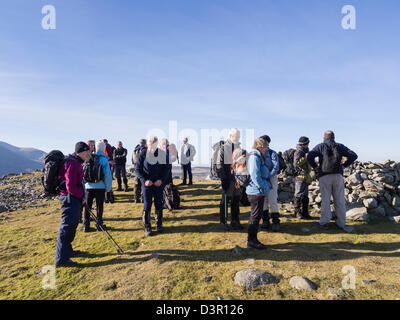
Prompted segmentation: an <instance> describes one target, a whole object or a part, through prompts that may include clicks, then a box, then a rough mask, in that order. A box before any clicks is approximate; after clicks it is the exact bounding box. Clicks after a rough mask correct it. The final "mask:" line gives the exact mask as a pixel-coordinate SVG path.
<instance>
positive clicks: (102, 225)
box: [96, 223, 107, 231]
mask: <svg viewBox="0 0 400 320" xmlns="http://www.w3.org/2000/svg"><path fill="white" fill-rule="evenodd" d="M100 226H101V228H103V230H107V226H106V225H105V224H104V223H99V224H97V225H96V228H97V231H102V230H101V228H100Z"/></svg>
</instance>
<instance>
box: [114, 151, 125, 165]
mask: <svg viewBox="0 0 400 320" xmlns="http://www.w3.org/2000/svg"><path fill="white" fill-rule="evenodd" d="M127 155H128V150H126V149H125V148H121V149H119V148H116V149H114V151H113V159H114V160H115V164H117V165H124V164H125V163H126V156H127Z"/></svg>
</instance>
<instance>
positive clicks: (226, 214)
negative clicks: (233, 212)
mask: <svg viewBox="0 0 400 320" xmlns="http://www.w3.org/2000/svg"><path fill="white" fill-rule="evenodd" d="M227 201H228V197H227V196H226V193H225V224H228V205H227Z"/></svg>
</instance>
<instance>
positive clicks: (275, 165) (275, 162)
mask: <svg viewBox="0 0 400 320" xmlns="http://www.w3.org/2000/svg"><path fill="white" fill-rule="evenodd" d="M265 163H266V165H267V167H268V170H269V171H270V176H271V177H273V176H276V175H277V174H278V173H279V156H278V154H277V153H276V152H275V151H274V150H272V149H268V150H267V151H266V152H265Z"/></svg>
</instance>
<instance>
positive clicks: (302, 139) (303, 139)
mask: <svg viewBox="0 0 400 320" xmlns="http://www.w3.org/2000/svg"><path fill="white" fill-rule="evenodd" d="M309 143H310V139H308V138H307V137H300V139H299V145H302V146H304V145H306V144H309Z"/></svg>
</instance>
